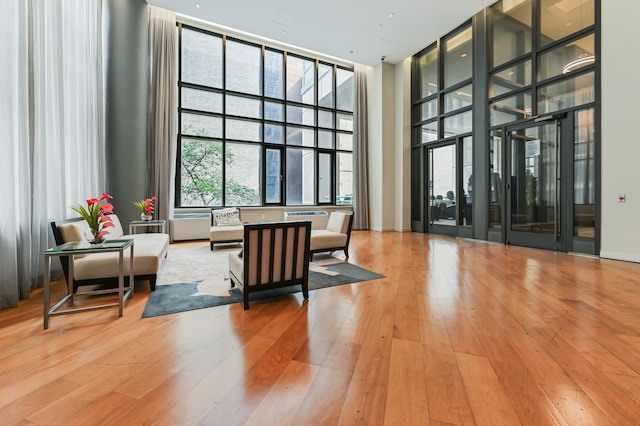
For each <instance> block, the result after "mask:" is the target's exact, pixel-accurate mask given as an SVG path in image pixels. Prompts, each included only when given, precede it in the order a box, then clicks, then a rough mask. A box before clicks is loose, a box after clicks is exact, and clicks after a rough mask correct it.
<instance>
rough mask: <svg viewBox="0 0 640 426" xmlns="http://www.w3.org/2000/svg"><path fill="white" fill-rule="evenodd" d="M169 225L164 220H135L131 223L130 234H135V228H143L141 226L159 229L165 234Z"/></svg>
mask: <svg viewBox="0 0 640 426" xmlns="http://www.w3.org/2000/svg"><path fill="white" fill-rule="evenodd" d="M166 224H167V221H166V220H164V219H156V220H133V221H131V222H129V234H133V231H134V229H135V228H138V227H141V226H150V227H152V228H154V227H155V228H158V229H160V233H161V234H164V233H165V232H164V231H165V226H166Z"/></svg>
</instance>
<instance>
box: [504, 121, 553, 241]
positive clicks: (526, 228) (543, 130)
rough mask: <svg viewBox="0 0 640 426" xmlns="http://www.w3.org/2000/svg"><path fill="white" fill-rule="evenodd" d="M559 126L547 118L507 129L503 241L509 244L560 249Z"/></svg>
mask: <svg viewBox="0 0 640 426" xmlns="http://www.w3.org/2000/svg"><path fill="white" fill-rule="evenodd" d="M559 129H560V127H559V125H558V123H557V122H556V121H551V122H547V123H545V124H539V125H535V126H531V127H526V128H521V129H517V130H512V131H511V132H510V136H509V141H510V142H509V145H508V147H509V150H510V153H509V156H508V159H509V162H508V164H509V168H508V174H507V176H509V177H510V182H509V185H508V188H509V189H510V191H509V199H508V201H507V202H508V205H507V207H508V208H509V214H508V216H507V217H508V220H509V222H508V225H509V226H508V229H507V241H508V242H510V243H512V244H517V245H526V246H529V247H539V248H549V249H556V250H557V249H562V246H563V242H562V238H561V236H562V229H561V220H560V218H561V215H560V174H559V162H560V140H559V134H560V132H559Z"/></svg>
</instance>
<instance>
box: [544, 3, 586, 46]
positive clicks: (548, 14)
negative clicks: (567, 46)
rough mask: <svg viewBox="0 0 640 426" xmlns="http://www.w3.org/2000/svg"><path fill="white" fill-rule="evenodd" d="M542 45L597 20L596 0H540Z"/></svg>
mask: <svg viewBox="0 0 640 426" xmlns="http://www.w3.org/2000/svg"><path fill="white" fill-rule="evenodd" d="M540 10H541V16H540V44H541V45H542V46H544V45H546V44H549V43H551V42H553V41H556V40H560V39H561V38H563V37H566V36H568V35H569V34H573V33H575V32H577V31H580V30H581V29H583V28H586V27H588V26H590V25H593V24H594V22H595V0H540Z"/></svg>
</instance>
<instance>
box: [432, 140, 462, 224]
mask: <svg viewBox="0 0 640 426" xmlns="http://www.w3.org/2000/svg"><path fill="white" fill-rule="evenodd" d="M430 152H431V161H430V162H429V165H430V166H431V168H432V170H431V182H430V183H429V187H430V189H431V192H430V194H429V215H430V221H431V223H436V224H438V225H447V226H456V193H455V188H456V146H455V145H447V146H443V147H440V148H433V149H431V150H430Z"/></svg>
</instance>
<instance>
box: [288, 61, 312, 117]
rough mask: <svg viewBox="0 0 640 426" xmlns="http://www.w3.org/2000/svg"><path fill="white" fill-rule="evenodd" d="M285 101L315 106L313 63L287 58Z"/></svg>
mask: <svg viewBox="0 0 640 426" xmlns="http://www.w3.org/2000/svg"><path fill="white" fill-rule="evenodd" d="M287 100H288V101H293V102H301V103H305V104H311V105H313V104H315V101H316V95H315V63H314V62H313V61H309V60H306V59H301V58H297V57H295V56H287Z"/></svg>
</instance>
